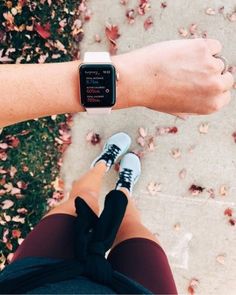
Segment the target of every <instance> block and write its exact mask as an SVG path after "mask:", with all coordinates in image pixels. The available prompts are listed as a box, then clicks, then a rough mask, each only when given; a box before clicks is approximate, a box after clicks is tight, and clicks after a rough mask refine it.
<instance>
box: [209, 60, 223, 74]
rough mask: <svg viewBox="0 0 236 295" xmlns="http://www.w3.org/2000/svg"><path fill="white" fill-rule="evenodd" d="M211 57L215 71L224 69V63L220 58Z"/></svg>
mask: <svg viewBox="0 0 236 295" xmlns="http://www.w3.org/2000/svg"><path fill="white" fill-rule="evenodd" d="M212 58H213V63H214V68H215V69H216V73H220V74H221V73H222V72H223V71H224V69H225V64H224V62H223V61H222V59H220V58H216V57H214V56H212Z"/></svg>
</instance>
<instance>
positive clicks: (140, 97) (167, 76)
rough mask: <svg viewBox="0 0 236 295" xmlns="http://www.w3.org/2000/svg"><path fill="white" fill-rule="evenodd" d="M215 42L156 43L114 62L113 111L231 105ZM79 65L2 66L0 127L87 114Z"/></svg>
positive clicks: (229, 79) (206, 109)
mask: <svg viewBox="0 0 236 295" xmlns="http://www.w3.org/2000/svg"><path fill="white" fill-rule="evenodd" d="M220 51H221V44H220V43H219V41H217V40H212V39H207V40H206V39H191V40H175V41H167V42H161V43H155V44H152V45H149V46H146V47H143V48H141V49H137V50H134V51H132V52H129V53H125V54H121V55H117V56H114V57H112V60H113V63H114V65H115V67H116V68H117V70H118V72H119V77H120V78H119V81H118V83H117V103H116V105H115V108H116V109H118V108H127V107H132V106H144V107H148V108H151V109H154V110H157V111H161V112H167V113H192V114H210V113H212V112H215V111H218V110H220V109H221V108H222V107H223V106H225V105H226V104H228V103H229V101H230V91H229V90H230V89H231V88H232V85H233V76H232V75H231V74H230V73H229V72H227V73H225V74H223V75H222V74H221V72H222V70H223V68H224V64H223V62H222V61H221V60H220V59H217V58H215V57H213V55H214V54H219V53H220ZM79 64H80V61H72V62H65V63H56V64H30V65H29V64H26V65H22V64H20V65H19V64H17V65H12V64H11V65H0V105H1V111H0V127H4V126H8V125H11V124H14V123H17V122H21V121H25V120H29V119H34V118H38V117H44V116H48V115H54V114H62V113H75V112H80V111H83V108H82V107H81V105H80V95H79V81H78V66H79Z"/></svg>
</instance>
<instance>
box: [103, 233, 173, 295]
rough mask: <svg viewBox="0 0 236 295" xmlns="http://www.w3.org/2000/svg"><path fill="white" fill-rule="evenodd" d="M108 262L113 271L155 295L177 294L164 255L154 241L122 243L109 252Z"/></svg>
mask: <svg viewBox="0 0 236 295" xmlns="http://www.w3.org/2000/svg"><path fill="white" fill-rule="evenodd" d="M108 260H109V261H110V263H111V264H112V267H113V269H115V270H117V271H119V272H121V273H123V274H124V275H126V276H128V277H129V278H131V279H133V280H135V281H137V282H138V283H140V284H141V285H143V286H144V287H146V288H147V289H149V290H150V291H151V292H153V293H155V294H177V289H176V286H175V282H174V278H173V275H172V272H171V269H170V266H169V263H168V259H167V257H166V254H165V252H164V250H163V249H162V248H161V246H160V245H158V244H157V243H155V242H154V241H151V240H148V239H144V238H133V239H129V240H126V241H123V242H121V243H120V244H118V245H117V246H115V247H114V248H113V249H112V250H111V252H110V253H109V256H108Z"/></svg>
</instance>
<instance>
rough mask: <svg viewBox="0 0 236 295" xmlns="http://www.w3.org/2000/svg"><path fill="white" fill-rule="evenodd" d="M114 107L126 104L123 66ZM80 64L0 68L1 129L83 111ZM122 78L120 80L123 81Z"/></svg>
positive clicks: (75, 62)
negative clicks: (23, 122)
mask: <svg viewBox="0 0 236 295" xmlns="http://www.w3.org/2000/svg"><path fill="white" fill-rule="evenodd" d="M113 62H114V63H115V66H116V68H117V70H118V71H119V72H121V73H120V76H121V78H120V81H119V82H118V83H117V103H116V106H115V108H125V107H127V106H128V105H129V103H128V97H127V95H128V93H127V90H126V89H125V87H126V86H125V84H126V83H125V79H124V75H123V68H124V67H123V65H122V63H120V62H119V58H118V57H116V58H114V59H113ZM79 63H80V62H79V61H72V62H64V63H54V64H26V65H25V64H20V65H19V64H17V65H12V64H11V65H0V105H1V111H0V112H1V116H0V127H4V126H7V125H10V124H14V123H17V122H21V121H25V120H30V119H34V118H39V117H44V116H49V115H54V114H62V113H75V112H80V111H84V109H83V107H82V106H81V105H80V86H79V80H78V66H79ZM122 76H123V78H122Z"/></svg>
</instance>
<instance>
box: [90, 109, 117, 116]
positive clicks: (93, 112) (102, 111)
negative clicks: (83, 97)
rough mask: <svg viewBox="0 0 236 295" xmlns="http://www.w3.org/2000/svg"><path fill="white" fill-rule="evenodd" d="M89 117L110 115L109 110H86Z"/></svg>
mask: <svg viewBox="0 0 236 295" xmlns="http://www.w3.org/2000/svg"><path fill="white" fill-rule="evenodd" d="M86 111H87V113H88V114H89V115H102V114H110V112H111V108H86Z"/></svg>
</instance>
